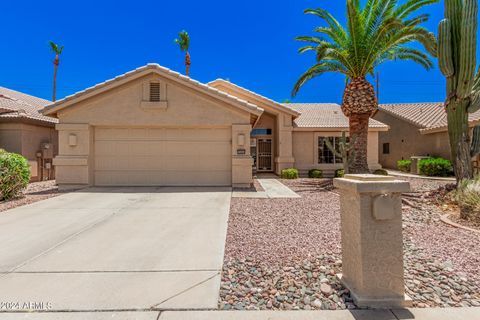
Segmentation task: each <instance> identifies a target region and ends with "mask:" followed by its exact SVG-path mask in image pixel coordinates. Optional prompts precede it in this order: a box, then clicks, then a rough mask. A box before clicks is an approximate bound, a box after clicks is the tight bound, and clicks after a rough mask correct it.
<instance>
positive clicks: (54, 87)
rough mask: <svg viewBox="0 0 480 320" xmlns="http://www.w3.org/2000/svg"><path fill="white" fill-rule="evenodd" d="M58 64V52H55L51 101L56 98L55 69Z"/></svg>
mask: <svg viewBox="0 0 480 320" xmlns="http://www.w3.org/2000/svg"><path fill="white" fill-rule="evenodd" d="M59 64H60V60H59V59H58V54H57V55H55V59H54V60H53V92H52V101H53V102H55V101H56V100H57V70H58V65H59Z"/></svg>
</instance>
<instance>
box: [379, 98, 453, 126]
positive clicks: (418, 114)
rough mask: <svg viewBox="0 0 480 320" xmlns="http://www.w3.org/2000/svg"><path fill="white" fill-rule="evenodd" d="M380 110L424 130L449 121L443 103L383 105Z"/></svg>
mask: <svg viewBox="0 0 480 320" xmlns="http://www.w3.org/2000/svg"><path fill="white" fill-rule="evenodd" d="M379 109H380V110H381V111H385V112H386V113H388V114H391V115H393V116H395V117H397V118H400V119H402V120H405V121H408V122H410V123H411V124H413V125H415V126H417V127H420V128H422V129H425V128H429V127H432V126H434V125H436V124H438V123H439V122H441V121H446V119H447V115H446V113H445V111H444V109H443V103H442V102H428V103H394V104H381V105H380V106H379Z"/></svg>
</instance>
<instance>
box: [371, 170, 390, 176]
mask: <svg viewBox="0 0 480 320" xmlns="http://www.w3.org/2000/svg"><path fill="white" fill-rule="evenodd" d="M373 174H376V175H379V176H388V172H387V170H385V169H377V170H375V171H373Z"/></svg>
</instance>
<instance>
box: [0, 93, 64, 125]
mask: <svg viewBox="0 0 480 320" xmlns="http://www.w3.org/2000/svg"><path fill="white" fill-rule="evenodd" d="M50 103H51V102H50V101H48V100H45V99H41V98H37V97H34V96H31V95H28V94H25V93H22V92H18V91H15V90H11V89H7V88H4V87H0V119H2V118H4V119H7V118H8V119H13V118H18V119H30V120H34V121H41V122H47V123H57V122H58V120H57V119H55V118H51V117H46V116H44V115H43V114H41V113H40V110H41V109H42V108H43V107H45V106H46V105H48V104H50Z"/></svg>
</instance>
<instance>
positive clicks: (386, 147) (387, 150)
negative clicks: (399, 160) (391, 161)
mask: <svg viewBox="0 0 480 320" xmlns="http://www.w3.org/2000/svg"><path fill="white" fill-rule="evenodd" d="M383 154H390V143H384V144H383Z"/></svg>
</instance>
